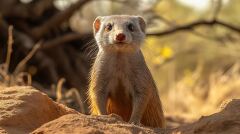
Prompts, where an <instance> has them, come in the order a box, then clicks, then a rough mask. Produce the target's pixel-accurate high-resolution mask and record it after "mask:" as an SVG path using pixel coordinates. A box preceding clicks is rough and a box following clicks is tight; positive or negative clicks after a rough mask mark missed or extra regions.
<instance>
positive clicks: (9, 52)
mask: <svg viewBox="0 0 240 134" xmlns="http://www.w3.org/2000/svg"><path fill="white" fill-rule="evenodd" d="M12 45H13V26H9V28H8V49H7V57H6V61H5V65H6V68H5V69H6V70H5V71H6V72H8V69H9V65H10V61H11V55H12Z"/></svg>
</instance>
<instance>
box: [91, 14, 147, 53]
mask: <svg viewBox="0 0 240 134" xmlns="http://www.w3.org/2000/svg"><path fill="white" fill-rule="evenodd" d="M145 27H146V24H145V21H144V19H143V18H142V17H139V16H129V15H112V16H99V17H97V18H96V19H95V21H94V23H93V31H94V36H95V39H96V41H97V44H98V46H99V49H103V50H109V49H112V50H138V49H139V48H140V44H142V42H143V41H144V38H145Z"/></svg>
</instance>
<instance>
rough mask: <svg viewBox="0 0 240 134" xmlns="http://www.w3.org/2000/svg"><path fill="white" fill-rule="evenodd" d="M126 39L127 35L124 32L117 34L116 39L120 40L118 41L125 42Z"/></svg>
mask: <svg viewBox="0 0 240 134" xmlns="http://www.w3.org/2000/svg"><path fill="white" fill-rule="evenodd" d="M125 39H126V35H125V34H123V33H119V34H117V36H116V41H118V42H123V41H124V40H125Z"/></svg>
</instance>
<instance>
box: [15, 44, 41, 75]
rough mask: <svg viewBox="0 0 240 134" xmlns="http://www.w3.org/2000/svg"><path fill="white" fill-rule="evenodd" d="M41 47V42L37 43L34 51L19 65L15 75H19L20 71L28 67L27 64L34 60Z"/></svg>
mask: <svg viewBox="0 0 240 134" xmlns="http://www.w3.org/2000/svg"><path fill="white" fill-rule="evenodd" d="M40 46H41V42H39V43H37V44H36V45H35V46H34V47H33V49H32V50H31V51H30V52H29V54H28V55H27V56H26V57H25V58H24V59H23V60H22V61H21V62H20V63H19V64H18V65H17V67H16V68H15V70H14V73H13V74H15V75H16V74H18V73H19V72H20V71H22V69H23V68H24V66H25V65H26V63H27V62H28V61H29V60H30V59H31V58H32V56H33V55H34V54H35V53H36V51H37V50H38V49H39V48H40Z"/></svg>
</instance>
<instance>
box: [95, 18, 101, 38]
mask: <svg viewBox="0 0 240 134" xmlns="http://www.w3.org/2000/svg"><path fill="white" fill-rule="evenodd" d="M101 18H102V17H101V16H98V17H97V18H96V19H95V20H94V22H93V33H94V35H95V34H96V33H97V32H98V31H99V29H100V26H101Z"/></svg>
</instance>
